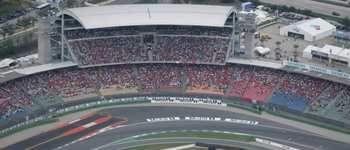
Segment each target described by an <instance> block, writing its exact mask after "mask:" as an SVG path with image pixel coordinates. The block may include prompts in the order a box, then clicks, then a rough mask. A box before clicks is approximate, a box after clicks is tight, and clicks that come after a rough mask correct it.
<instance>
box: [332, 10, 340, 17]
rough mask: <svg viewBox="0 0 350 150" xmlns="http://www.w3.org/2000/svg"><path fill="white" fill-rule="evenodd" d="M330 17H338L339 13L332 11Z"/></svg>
mask: <svg viewBox="0 0 350 150" xmlns="http://www.w3.org/2000/svg"><path fill="white" fill-rule="evenodd" d="M332 15H334V16H340V13H339V12H336V11H333V12H332Z"/></svg>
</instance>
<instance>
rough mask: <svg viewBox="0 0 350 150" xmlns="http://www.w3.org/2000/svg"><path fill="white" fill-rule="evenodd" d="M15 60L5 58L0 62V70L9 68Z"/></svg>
mask: <svg viewBox="0 0 350 150" xmlns="http://www.w3.org/2000/svg"><path fill="white" fill-rule="evenodd" d="M15 62H16V60H14V59H11V58H5V59H4V60H2V61H0V68H5V67H9V66H10V64H12V63H15Z"/></svg>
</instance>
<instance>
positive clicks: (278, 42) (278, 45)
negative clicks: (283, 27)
mask: <svg viewBox="0 0 350 150" xmlns="http://www.w3.org/2000/svg"><path fill="white" fill-rule="evenodd" d="M276 45H277V48H278V49H280V45H281V42H280V41H277V42H276Z"/></svg>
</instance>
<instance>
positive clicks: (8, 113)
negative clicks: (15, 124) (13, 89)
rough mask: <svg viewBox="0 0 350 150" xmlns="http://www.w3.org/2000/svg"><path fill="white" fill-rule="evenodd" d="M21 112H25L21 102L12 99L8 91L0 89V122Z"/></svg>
mask: <svg viewBox="0 0 350 150" xmlns="http://www.w3.org/2000/svg"><path fill="white" fill-rule="evenodd" d="M22 112H25V109H24V108H23V107H22V106H21V104H20V103H19V102H18V101H16V100H13V98H12V96H11V95H10V94H9V93H7V92H5V91H3V90H1V89H0V122H1V121H4V120H7V119H8V118H10V117H12V116H14V115H16V114H19V113H22Z"/></svg>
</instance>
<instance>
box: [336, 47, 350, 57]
mask: <svg viewBox="0 0 350 150" xmlns="http://www.w3.org/2000/svg"><path fill="white" fill-rule="evenodd" d="M338 56H340V57H344V58H347V59H350V49H343V50H342V51H341V52H340V53H339V54H338Z"/></svg>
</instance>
